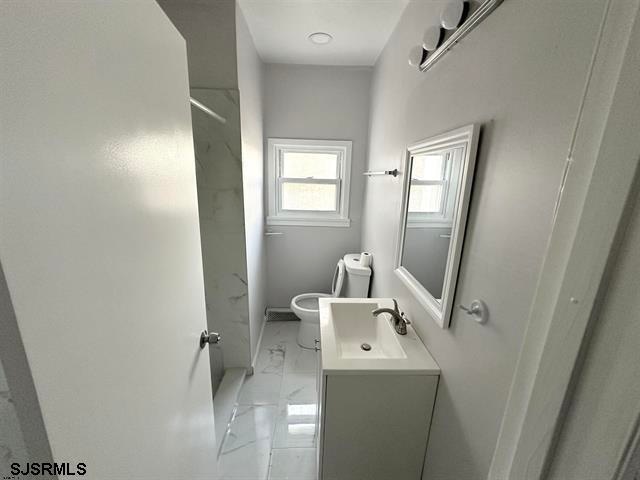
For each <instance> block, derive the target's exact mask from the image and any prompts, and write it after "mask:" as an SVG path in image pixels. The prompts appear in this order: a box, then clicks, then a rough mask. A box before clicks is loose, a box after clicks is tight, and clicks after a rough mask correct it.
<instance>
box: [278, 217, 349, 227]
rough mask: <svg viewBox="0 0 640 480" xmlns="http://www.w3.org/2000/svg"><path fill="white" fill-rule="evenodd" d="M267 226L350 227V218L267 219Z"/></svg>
mask: <svg viewBox="0 0 640 480" xmlns="http://www.w3.org/2000/svg"><path fill="white" fill-rule="evenodd" d="M267 225H273V226H280V227H287V226H288V227H343V228H344V227H350V226H351V220H350V219H348V218H283V217H267Z"/></svg>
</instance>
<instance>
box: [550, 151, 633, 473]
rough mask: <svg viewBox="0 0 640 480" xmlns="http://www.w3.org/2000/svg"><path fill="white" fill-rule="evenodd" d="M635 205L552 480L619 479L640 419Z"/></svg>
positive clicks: (563, 432)
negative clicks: (618, 472) (630, 441)
mask: <svg viewBox="0 0 640 480" xmlns="http://www.w3.org/2000/svg"><path fill="white" fill-rule="evenodd" d="M639 153H640V152H639ZM634 203H635V208H634V210H633V211H632V212H631V215H630V216H629V217H630V218H629V219H628V220H627V221H628V222H629V223H628V227H627V229H626V234H624V237H623V240H622V243H621V246H620V249H619V251H618V257H617V259H616V260H615V262H614V264H613V268H612V270H611V273H610V277H609V278H608V279H607V282H606V285H607V288H606V292H605V294H604V295H603V296H604V299H603V301H602V306H601V310H600V312H599V314H598V315H597V316H595V317H594V318H593V319H592V320H591V322H592V323H593V325H594V328H593V332H592V337H591V340H590V342H589V346H588V348H587V349H586V352H585V354H584V364H583V365H582V367H581V371H580V373H579V374H578V376H577V378H578V380H577V382H576V387H575V391H574V392H573V396H572V398H571V400H570V402H569V403H568V405H567V407H566V411H567V417H566V419H565V423H564V426H563V428H562V430H561V433H560V435H559V439H558V443H557V445H556V447H555V448H554V459H553V462H552V463H551V469H550V473H549V478H550V479H557V480H583V479H590V478H593V479H600V478H614V474H615V472H616V469H617V467H618V463H619V461H620V460H621V458H622V455H623V454H624V451H625V448H626V446H627V442H628V440H629V435H632V432H633V429H634V426H635V424H636V422H637V420H638V409H639V408H640V404H639V403H638V399H640V369H638V345H639V344H640V312H639V311H638V308H637V304H638V297H640V276H638V272H640V248H638V246H639V245H640V196H638V198H637V199H636V201H635V202H634ZM622 432H624V434H622V435H621V434H620V433H622Z"/></svg>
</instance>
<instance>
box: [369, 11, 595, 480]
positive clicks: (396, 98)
mask: <svg viewBox="0 0 640 480" xmlns="http://www.w3.org/2000/svg"><path fill="white" fill-rule="evenodd" d="M603 6H604V1H602V0H598V1H593V2H580V3H579V4H578V3H576V2H528V1H525V0H510V1H507V2H504V3H503V4H502V5H501V6H500V7H499V8H498V9H497V10H496V11H495V12H493V13H492V15H491V16H490V17H489V18H488V19H486V20H485V21H484V22H483V23H482V24H481V25H480V26H479V27H478V28H477V29H476V30H474V31H473V32H472V33H471V34H470V35H469V36H468V37H467V38H465V39H464V40H463V41H462V42H461V43H460V44H458V45H457V46H456V47H455V48H454V49H453V50H452V51H451V52H449V53H448V54H447V55H446V57H445V58H444V59H442V60H441V61H440V62H439V63H438V64H437V65H436V66H435V67H434V68H433V69H432V70H430V71H429V72H427V73H424V74H422V73H419V72H417V71H416V70H415V69H412V68H410V67H408V65H407V60H406V59H407V52H408V51H409V49H410V47H411V46H412V45H415V44H416V43H418V42H419V41H420V38H421V35H422V32H423V30H424V27H425V19H427V18H434V17H436V18H437V15H438V9H439V8H440V4H439V3H435V2H433V3H432V2H412V3H410V4H409V5H408V7H407V10H406V11H405V13H404V15H403V17H402V18H401V20H400V22H399V24H398V26H397V28H396V30H395V32H394V34H393V35H392V37H391V39H390V41H389V43H388V44H387V46H386V48H385V50H384V52H383V53H382V55H381V57H380V59H379V61H378V63H377V65H376V68H375V73H374V81H373V87H372V104H371V124H370V132H369V138H370V141H369V149H368V150H369V152H370V154H369V164H368V168H370V169H372V170H380V169H390V168H394V167H398V166H399V165H400V158H401V156H402V153H403V149H404V148H405V146H406V145H407V144H410V143H413V142H415V141H418V140H420V139H424V138H427V137H429V136H431V135H435V134H438V133H441V132H443V131H446V130H448V129H452V128H455V127H459V126H462V125H465V124H468V123H472V122H481V123H482V124H483V133H482V136H481V143H480V147H479V159H478V164H477V173H476V178H475V185H474V191H473V196H472V200H471V209H470V215H469V222H468V228H467V236H466V242H465V248H464V252H463V257H462V264H461V270H460V280H459V282H458V288H457V294H456V299H455V303H457V304H458V303H465V304H468V303H469V302H470V301H471V300H472V299H474V298H481V299H483V300H484V301H485V302H486V303H487V304H488V306H489V309H490V312H491V319H490V321H489V323H488V324H487V325H485V326H481V325H478V324H476V323H475V322H471V321H469V320H468V319H467V317H466V315H464V314H461V313H459V312H458V311H457V310H456V311H454V314H453V319H452V324H451V328H450V329H449V330H441V329H440V328H439V327H438V326H437V325H436V324H435V322H433V321H432V320H431V319H430V318H429V317H428V314H427V313H426V312H425V311H424V310H423V309H422V308H421V307H420V305H419V304H418V303H417V302H416V301H415V300H414V299H413V298H412V297H411V295H410V294H409V292H408V291H407V289H406V288H404V286H403V285H402V284H401V283H400V281H399V280H398V279H397V278H396V276H395V275H394V273H393V259H394V251H395V241H396V235H397V233H396V232H397V227H398V223H399V215H398V210H399V202H400V195H401V178H398V179H392V178H375V179H370V180H368V182H367V189H366V192H365V210H364V216H363V234H362V247H363V248H364V249H367V250H370V251H371V252H372V253H373V255H374V271H375V276H374V280H373V292H372V294H373V295H376V296H394V297H397V298H398V299H399V300H400V304H401V306H402V308H403V309H404V310H405V311H406V312H407V313H408V315H409V316H410V318H411V319H412V320H413V323H414V326H415V327H416V329H417V330H418V332H419V334H420V336H421V337H422V339H423V341H424V342H425V344H426V345H427V347H428V348H429V350H430V351H431V353H432V354H433V355H434V357H435V358H436V360H437V361H438V363H439V364H440V367H441V368H442V379H441V382H440V386H439V390H438V396H437V401H436V407H435V411H434V420H433V425H432V430H431V436H430V441H429V449H428V452H427V464H426V468H425V472H424V478H425V479H445V478H446V479H450V478H457V479H477V478H485V477H486V475H487V472H488V470H489V465H490V462H491V458H492V454H493V449H494V446H495V442H496V438H497V434H498V430H499V427H500V421H501V418H502V413H503V408H504V405H505V401H506V396H507V393H508V389H509V385H510V382H511V377H512V374H513V370H514V366H515V362H516V360H517V355H518V351H519V349H520V344H521V341H522V335H523V331H524V328H525V323H526V320H527V315H528V311H529V307H530V304H531V301H532V296H533V294H534V292H535V285H536V281H537V276H538V272H539V270H540V267H541V263H542V259H543V255H544V250H545V246H546V240H547V238H548V235H549V232H550V226H551V220H552V215H553V208H554V201H555V198H556V194H557V191H558V186H559V183H560V178H561V174H562V171H563V167H564V162H565V157H566V152H567V149H568V145H569V139H570V135H571V132H572V127H573V125H574V121H575V118H576V114H577V108H578V105H579V101H580V95H581V92H582V90H583V86H584V82H585V78H586V72H587V68H588V64H589V60H590V56H591V53H592V50H593V47H594V43H595V37H596V33H597V29H598V26H599V23H600V20H601V17H602V13H603ZM523 19H526V21H523Z"/></svg>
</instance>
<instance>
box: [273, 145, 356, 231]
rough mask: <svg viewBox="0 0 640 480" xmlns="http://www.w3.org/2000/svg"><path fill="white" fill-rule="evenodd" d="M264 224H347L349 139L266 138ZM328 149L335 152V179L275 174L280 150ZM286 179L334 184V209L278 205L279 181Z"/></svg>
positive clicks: (332, 225)
mask: <svg viewBox="0 0 640 480" xmlns="http://www.w3.org/2000/svg"><path fill="white" fill-rule="evenodd" d="M267 145H268V146H267V153H266V155H267V203H268V205H267V206H268V216H267V219H266V221H267V225H274V226H315V227H349V226H351V221H350V219H349V196H350V186H351V149H352V142H351V141H350V140H309V139H293V138H269V139H268V141H267ZM288 149H293V150H295V151H309V152H332V153H337V154H338V170H339V171H338V172H337V173H338V178H337V179H304V178H300V179H290V178H283V177H280V176H279V174H278V165H279V158H280V155H281V152H282V151H286V150H288ZM286 182H295V183H321V184H331V185H336V195H337V198H336V210H333V211H326V212H324V211H303V210H283V209H281V208H280V200H279V192H280V185H281V184H282V183H286Z"/></svg>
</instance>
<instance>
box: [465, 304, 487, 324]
mask: <svg viewBox="0 0 640 480" xmlns="http://www.w3.org/2000/svg"><path fill="white" fill-rule="evenodd" d="M459 307H460V309H462V310H464V311H465V312H466V313H467V315H471V316H472V317H473V319H474V320H475V321H476V322H478V323H480V324H483V323H487V321H488V320H489V309H488V308H487V305H486V304H485V303H484V302H483V301H482V300H474V301H473V302H471V305H469V306H468V307H465V306H464V305H459Z"/></svg>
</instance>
